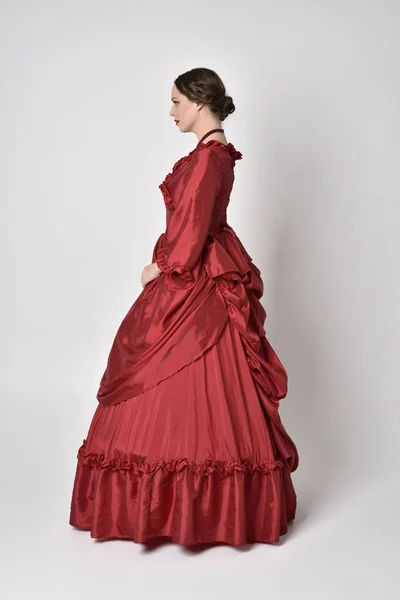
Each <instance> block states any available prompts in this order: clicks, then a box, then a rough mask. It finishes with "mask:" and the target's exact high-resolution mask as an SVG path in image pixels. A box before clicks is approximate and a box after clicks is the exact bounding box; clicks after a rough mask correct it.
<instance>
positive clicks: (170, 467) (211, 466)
mask: <svg viewBox="0 0 400 600" xmlns="http://www.w3.org/2000/svg"><path fill="white" fill-rule="evenodd" d="M85 445H86V440H83V442H82V446H81V447H80V448H79V450H78V455H77V458H78V460H79V461H80V462H81V463H83V464H86V465H90V466H93V467H99V468H101V469H110V470H118V471H132V472H133V473H135V474H137V475H139V474H140V473H154V472H155V471H158V470H160V469H163V470H164V471H165V472H166V473H179V472H180V471H182V470H183V469H190V470H191V471H192V472H193V473H195V474H196V475H210V474H211V473H218V474H219V475H231V474H232V473H233V472H234V471H242V472H245V473H254V472H255V471H260V472H262V473H270V472H271V471H273V470H274V469H282V468H286V467H287V463H286V462H285V461H284V460H283V459H279V460H275V461H273V462H270V463H256V462H254V461H243V462H233V463H228V462H226V461H216V460H212V459H209V460H206V461H204V462H203V463H196V462H195V461H193V460H190V459H189V458H177V459H173V460H169V461H158V462H155V463H148V462H146V461H144V460H143V461H137V460H133V459H132V458H131V457H130V456H128V455H127V454H123V453H119V452H117V451H114V458H109V457H106V456H105V455H104V454H96V453H94V452H88V453H86V452H85Z"/></svg>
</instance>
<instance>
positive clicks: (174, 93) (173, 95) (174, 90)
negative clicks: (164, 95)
mask: <svg viewBox="0 0 400 600" xmlns="http://www.w3.org/2000/svg"><path fill="white" fill-rule="evenodd" d="M172 98H182V94H181V93H180V91H179V90H178V88H177V87H176V85H175V84H174V85H173V86H172V90H171V99H172Z"/></svg>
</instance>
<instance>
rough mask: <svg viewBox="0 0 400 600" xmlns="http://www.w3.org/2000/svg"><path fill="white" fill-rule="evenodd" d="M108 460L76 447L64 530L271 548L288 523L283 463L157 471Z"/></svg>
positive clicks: (289, 488) (291, 499) (183, 464)
mask: <svg viewBox="0 0 400 600" xmlns="http://www.w3.org/2000/svg"><path fill="white" fill-rule="evenodd" d="M115 461H116V459H112V460H111V459H106V458H105V457H102V456H94V455H92V454H89V455H86V456H84V455H83V452H81V449H80V458H79V460H78V466H77V471H76V476H75V484H74V493H73V497H72V503H71V513H70V525H72V526H73V527H76V528H78V529H82V530H86V531H90V535H91V537H92V538H96V539H103V540H104V539H131V540H132V541H134V542H137V543H145V542H146V541H148V540H149V539H151V538H154V537H159V536H165V537H169V538H171V540H172V541H173V542H175V543H178V544H181V545H194V544H198V543H214V542H223V543H226V544H229V545H232V546H242V545H245V544H248V543H254V542H262V543H277V542H278V541H279V538H280V536H282V535H284V534H285V533H287V530H288V527H287V526H288V523H289V522H290V521H292V520H293V519H294V517H295V511H296V494H295V491H294V488H293V484H292V481H291V477H290V469H289V467H288V465H287V464H286V463H285V461H282V460H277V461H274V463H273V464H270V465H266V464H264V465H255V464H248V463H237V464H232V465H227V464H218V463H215V462H214V461H209V462H206V463H204V464H202V465H196V464H194V463H193V461H189V460H186V459H180V460H178V461H171V462H169V463H168V462H166V463H163V464H158V465H157V466H156V465H146V464H145V463H142V464H140V463H132V462H125V463H124V462H122V463H120V462H118V460H117V462H115ZM174 463H175V464H174Z"/></svg>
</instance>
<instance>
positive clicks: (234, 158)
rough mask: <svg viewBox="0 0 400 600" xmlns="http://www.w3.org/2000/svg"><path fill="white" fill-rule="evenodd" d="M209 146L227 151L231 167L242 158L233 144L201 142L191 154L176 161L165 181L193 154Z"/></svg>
mask: <svg viewBox="0 0 400 600" xmlns="http://www.w3.org/2000/svg"><path fill="white" fill-rule="evenodd" d="M211 145H213V146H218V147H222V148H225V150H227V151H228V152H229V154H230V155H231V158H232V164H233V166H234V165H235V162H236V161H237V160H240V159H241V158H242V153H241V152H239V151H238V150H236V148H235V146H234V145H233V144H231V143H230V142H229V143H228V144H223V143H222V142H219V141H218V140H209V141H208V142H202V143H201V144H199V145H197V146H196V148H194V149H193V150H192V151H191V152H189V154H187V155H186V156H182V158H180V159H179V160H177V161H176V163H175V164H174V166H173V167H172V171H171V173H168V175H167V177H166V179H165V181H167V180H169V179H170V178H171V177H172V175H173V174H174V173H175V171H176V170H177V169H178V167H180V165H181V164H182V163H185V162H187V161H189V160H190V159H191V158H192V156H193V154H194V153H195V152H199V151H201V150H202V149H203V148H208V146H211Z"/></svg>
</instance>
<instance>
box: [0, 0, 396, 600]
mask: <svg viewBox="0 0 400 600" xmlns="http://www.w3.org/2000/svg"><path fill="white" fill-rule="evenodd" d="M0 9H1V12H0V47H1V57H0V68H1V71H0V84H1V94H0V153H1V154H0V196H1V232H0V233H1V269H2V270H1V273H2V293H1V300H0V301H1V313H0V314H1V368H2V377H1V384H2V389H1V392H2V404H3V417H2V418H1V431H0V434H1V435H0V439H1V445H2V448H1V452H0V456H1V475H2V476H1V505H2V506H1V511H0V515H1V517H0V518H1V528H2V535H1V551H2V553H3V554H4V558H3V561H2V566H3V568H4V567H5V571H4V573H3V576H2V584H1V585H2V586H3V588H4V587H5V588H6V589H5V591H6V593H5V596H4V597H6V598H7V600H9V599H10V600H11V599H14V598H27V597H28V596H29V597H30V596H31V595H32V593H33V591H34V590H36V591H37V592H38V593H39V590H40V594H41V597H42V598H46V599H47V598H57V599H58V600H63V599H64V598H65V599H66V598H71V597H75V598H84V597H85V598H98V599H100V598H110V597H111V594H112V597H114V598H119V599H125V598H126V599H128V598H129V599H130V598H140V599H147V598H163V599H164V598H173V599H174V600H177V599H181V598H182V599H185V600H186V599H187V598H195V599H205V598H207V600H213V599H220V598H221V599H222V598H223V599H225V598H229V599H233V598H235V599H236V598H238V599H242V598H244V597H252V598H259V597H260V598H261V597H262V598H265V597H270V598H276V599H277V598H279V599H284V598H293V597H296V598H303V597H304V598H307V599H308V600H313V599H316V600H320V599H321V598H324V599H332V600H333V599H334V600H337V599H338V598H340V599H343V598H351V599H354V598H363V600H366V599H367V598H368V599H369V598H370V599H375V598H377V597H378V595H379V597H384V598H385V600H390V599H392V598H397V597H398V595H399V594H400V587H399V576H398V569H395V558H396V552H397V553H398V536H399V533H400V527H399V522H400V520H399V514H398V512H399V511H398V501H399V500H398V499H399V491H400V485H399V462H400V461H399V456H400V454H399V417H400V409H399V404H400V393H399V384H398V362H399V351H398V347H399V342H400V320H399V318H398V308H399V301H400V294H399V226H400V216H399V191H400V184H399V151H400V143H399V137H400V117H399V106H400V86H399V60H398V57H399V52H400V42H399V39H400V38H399V33H400V24H399V18H400V3H399V2H398V1H395V0H379V1H378V0H376V1H373V0H369V1H367V0H366V1H364V2H361V1H358V0H355V1H354V0H353V1H352V2H351V3H350V2H346V1H344V0H338V1H336V2H326V1H321V0H308V1H307V0H299V1H296V0H292V1H285V0H283V1H280V2H273V1H270V0H268V1H265V0H264V1H263V2H259V1H257V0H250V1H247V2H245V3H242V2H239V1H238V0H230V1H229V2H228V1H227V0H223V1H219V2H216V3H214V2H211V0H203V1H202V2H200V3H194V2H188V1H182V0H176V1H175V2H173V3H170V2H167V3H163V2H161V1H159V2H154V1H152V0H148V1H147V2H146V3H145V2H133V1H128V0H125V1H122V0H112V1H111V0H109V1H108V2H107V1H105V0H97V1H94V0H93V1H85V0H81V1H78V0H69V1H68V2H67V1H64V2H61V1H60V0H57V1H54V0H53V1H50V0H47V1H45V0H43V1H41V2H39V1H34V0H17V1H11V0H9V1H4V0H3V1H1V2H0ZM197 66H206V67H209V68H212V69H215V70H216V71H217V72H218V73H219V74H220V76H221V77H222V79H223V81H224V83H225V85H226V88H227V92H228V93H229V94H230V95H231V96H232V97H233V100H234V103H235V104H236V107H237V110H236V112H235V113H234V114H233V115H231V116H230V117H228V118H227V120H226V121H225V123H224V127H225V133H226V136H227V138H228V141H231V142H232V143H233V144H234V145H235V147H236V149H237V150H239V151H241V152H242V153H243V160H241V161H239V162H238V163H237V165H236V171H235V174H236V182H235V186H234V189H233V192H232V196H231V204H230V206H229V209H228V222H229V223H230V225H231V226H232V227H233V228H234V229H235V231H236V233H237V234H238V235H239V237H240V239H241V240H242V242H243V243H244V245H245V247H246V248H247V250H248V252H249V254H250V255H251V256H252V257H253V260H254V262H255V263H256V265H257V266H258V267H259V268H260V269H261V272H262V276H263V279H264V283H265V295H264V297H263V300H262V301H263V304H264V307H265V309H266V311H267V315H268V316H267V321H266V331H267V337H268V338H269V340H270V342H271V343H272V345H273V347H274V349H275V350H276V352H277V353H278V356H279V357H280V359H281V360H282V362H283V364H284V366H285V367H286V369H287V371H288V375H289V393H288V396H287V397H286V398H285V399H284V400H282V402H281V416H282V420H283V421H284V424H285V426H286V428H287V430H288V432H289V434H290V435H291V437H292V438H293V440H294V441H295V443H296V444H297V446H298V450H299V455H300V465H299V468H298V470H297V471H296V473H294V474H293V480H294V484H295V487H296V491H297V493H298V503H299V506H298V513H297V515H298V516H297V518H296V521H295V523H294V525H293V526H292V527H291V528H290V531H289V534H288V535H287V536H284V537H283V538H282V541H281V542H280V544H279V545H277V546H273V545H262V544H256V545H254V546H252V547H251V548H250V550H251V551H250V552H249V551H247V552H245V551H243V549H242V550H239V551H238V550H237V549H236V550H234V549H232V548H229V547H224V546H221V547H215V548H212V549H208V550H206V551H204V552H198V553H193V552H189V551H188V550H185V549H184V548H178V547H176V546H174V545H165V546H162V547H160V548H158V550H157V551H153V552H150V553H149V552H148V551H146V550H145V546H142V545H137V544H134V543H133V542H127V543H123V542H109V543H96V542H95V541H94V540H93V539H91V538H90V534H89V533H88V532H79V531H75V530H73V529H72V528H71V527H70V526H69V524H68V518H69V502H70V494H71V491H72V484H73V477H74V473H75V466H76V452H77V449H78V447H79V445H80V444H81V442H82V440H83V438H84V437H85V435H86V432H87V429H88V427H89V423H90V419H91V417H92V415H93V412H94V410H95V408H96V406H97V400H96V397H95V395H96V392H97V388H98V384H99V381H100V377H101V375H102V373H103V370H104V368H105V363H106V359H107V355H108V352H109V349H110V347H111V343H112V340H113V337H114V335H115V333H116V330H117V328H118V326H119V324H120V322H121V320H122V318H123V317H124V315H125V314H126V312H127V311H128V309H129V307H130V306H131V305H132V304H133V302H134V301H135V299H136V298H137V296H138V294H139V293H140V292H141V289H142V288H141V284H140V275H141V271H142V269H143V267H144V266H145V265H147V264H148V263H150V262H151V254H152V249H153V246H154V243H155V241H156V239H157V237H158V236H159V235H160V233H161V232H162V231H163V230H164V224H165V209H164V204H163V200H162V195H161V192H160V190H159V189H158V185H159V183H161V181H162V180H163V178H164V177H165V175H166V174H167V172H168V171H170V169H171V168H172V165H173V163H174V162H175V161H176V160H177V159H178V158H180V157H181V156H183V155H185V154H187V153H188V152H189V151H190V150H192V149H193V148H194V147H195V145H196V143H197V139H196V137H195V135H194V134H187V135H182V134H180V132H179V130H178V129H177V128H176V126H175V124H174V122H173V119H172V118H171V117H170V116H169V111H170V108H171V102H170V98H171V87H172V84H173V79H174V78H175V77H176V76H177V75H178V74H180V73H181V72H183V71H186V70H188V69H190V68H193V67H197ZM193 557H196V559H197V560H190V559H191V558H193Z"/></svg>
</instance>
